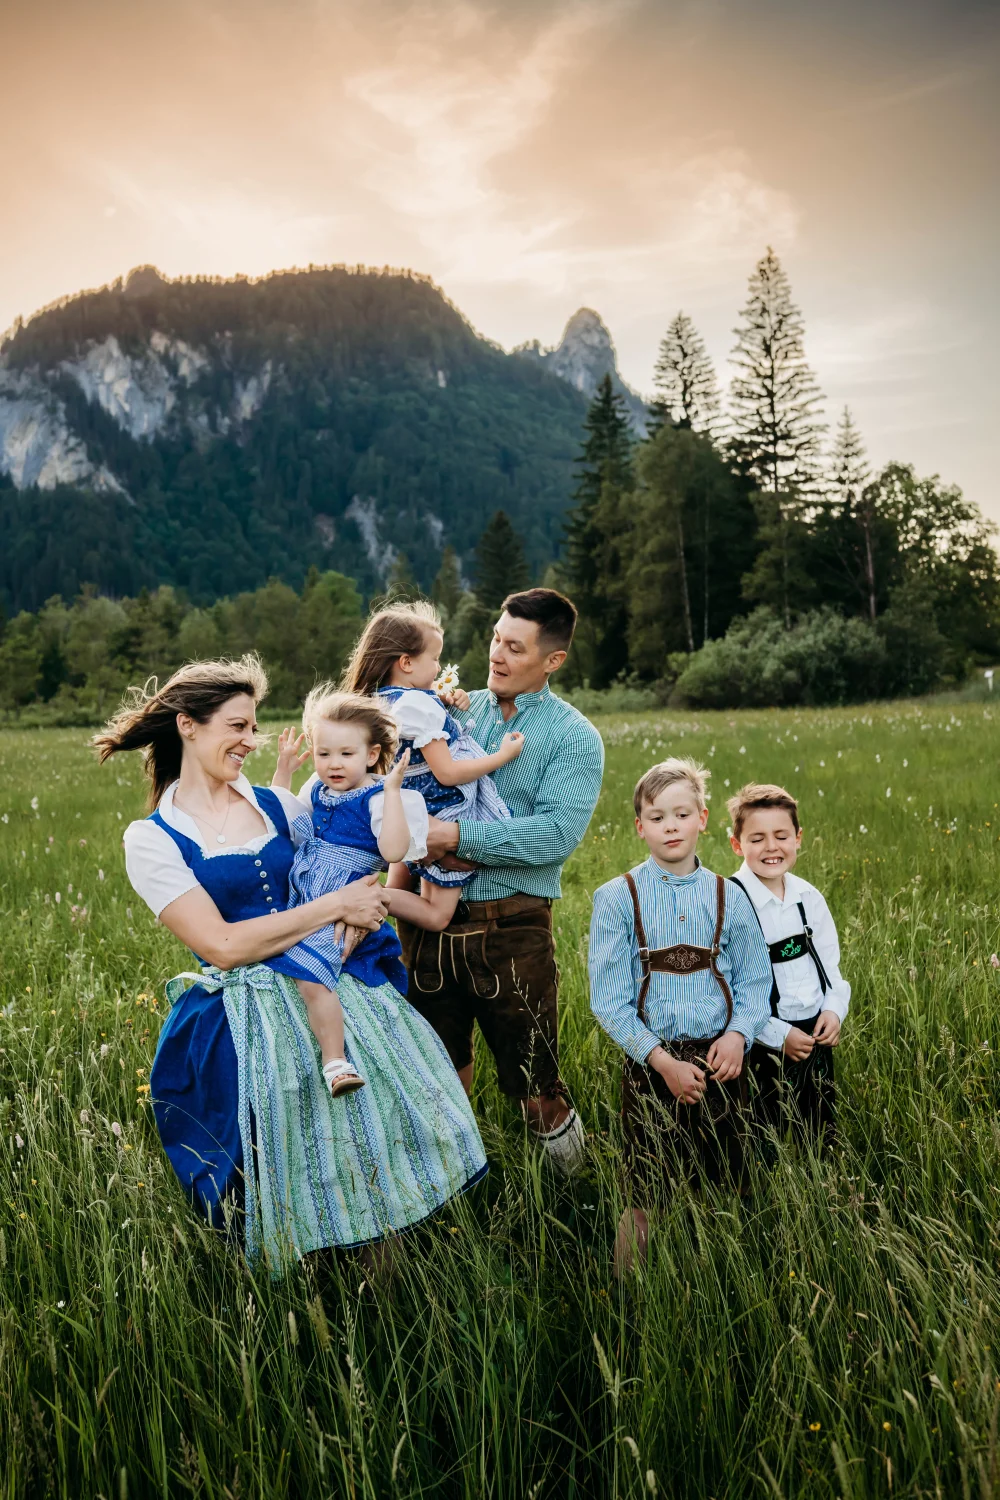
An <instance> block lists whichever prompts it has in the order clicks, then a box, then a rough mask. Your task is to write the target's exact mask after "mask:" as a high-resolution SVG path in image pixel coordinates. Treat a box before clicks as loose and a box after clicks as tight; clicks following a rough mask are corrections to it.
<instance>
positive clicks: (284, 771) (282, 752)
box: [271, 729, 312, 792]
mask: <svg viewBox="0 0 1000 1500" xmlns="http://www.w3.org/2000/svg"><path fill="white" fill-rule="evenodd" d="M304 739H305V735H304V734H298V735H297V734H296V733H295V730H294V729H283V730H282V731H281V733H280V734H279V735H278V764H277V766H276V767H275V770H274V775H273V777H272V778H271V785H272V786H280V787H284V788H285V790H286V791H289V792H290V791H291V789H292V777H293V776H294V775H295V772H296V771H298V770H300V769H301V768H302V766H304V765H305V763H306V761H307V760H308V759H309V757H310V755H312V751H311V750H310V748H309V746H308V745H306V748H305V749H304V750H301V746H302V742H303V740H304ZM300 750H301V753H300Z"/></svg>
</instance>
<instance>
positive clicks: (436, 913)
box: [386, 880, 462, 932]
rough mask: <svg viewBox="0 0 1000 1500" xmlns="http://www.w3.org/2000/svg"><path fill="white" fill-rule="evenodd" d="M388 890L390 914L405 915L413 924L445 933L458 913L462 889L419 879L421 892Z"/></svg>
mask: <svg viewBox="0 0 1000 1500" xmlns="http://www.w3.org/2000/svg"><path fill="white" fill-rule="evenodd" d="M386 889H387V890H388V891H389V915H390V916H393V917H402V919H403V921H404V922H411V923H412V924H413V926H414V927H423V928H425V929H426V931H427V932H444V930H445V928H446V927H447V926H448V924H449V923H450V921H451V919H452V917H453V916H454V915H455V908H456V906H457V905H458V900H459V897H460V896H461V894H462V888H461V886H458V885H448V886H445V885H435V884H434V882H433V881H431V880H422V881H421V882H420V895H419V896H418V895H417V894H416V893H415V892H414V891H401V890H397V889H391V890H390V888H389V887H388V886H386Z"/></svg>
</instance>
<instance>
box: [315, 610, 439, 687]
mask: <svg viewBox="0 0 1000 1500" xmlns="http://www.w3.org/2000/svg"><path fill="white" fill-rule="evenodd" d="M431 630H436V631H438V632H439V633H441V634H443V633H444V632H443V630H442V626H441V616H440V615H439V614H438V612H437V610H436V609H435V607H434V605H433V604H431V603H430V602H429V601H428V600H426V599H417V600H414V602H413V603H412V604H389V605H387V606H386V608H385V609H380V610H379V611H378V613H377V614H374V615H372V617H371V619H370V620H369V621H368V624H367V625H366V626H365V628H364V630H363V631H362V632H361V638H360V640H359V641H358V643H357V645H356V646H355V648H354V650H353V651H352V652H351V659H350V661H349V662H348V663H347V666H346V667H345V668H344V675H343V677H342V678H341V679H340V686H341V688H342V689H343V691H344V692H345V693H377V692H378V690H379V688H380V687H384V686H385V681H386V678H387V677H388V676H389V673H390V672H391V671H392V668H393V664H394V663H395V662H397V661H398V660H399V658H400V657H401V656H419V655H420V653H421V652H422V651H423V650H424V648H425V646H426V645H427V634H428V631H431Z"/></svg>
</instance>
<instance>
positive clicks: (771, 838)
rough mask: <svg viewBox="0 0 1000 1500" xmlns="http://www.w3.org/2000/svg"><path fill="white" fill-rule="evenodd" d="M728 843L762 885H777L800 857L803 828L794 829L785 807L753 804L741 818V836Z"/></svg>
mask: <svg viewBox="0 0 1000 1500" xmlns="http://www.w3.org/2000/svg"><path fill="white" fill-rule="evenodd" d="M729 842H730V843H731V844H732V846H733V850H734V852H735V853H736V854H739V855H740V856H741V857H742V858H743V859H745V860H746V862H747V865H748V866H749V868H750V869H751V870H752V871H753V873H754V874H755V875H756V876H757V879H758V880H762V881H763V882H764V883H765V885H772V884H773V885H774V886H775V887H778V888H780V886H781V885H782V884H783V883H784V878H785V875H786V874H787V872H788V871H789V870H790V869H791V868H792V866H793V865H794V864H795V861H796V860H797V859H798V857H799V849H800V848H801V845H802V829H801V828H799V829H796V827H795V824H794V823H793V822H792V818H791V814H790V813H789V811H788V809H787V808H784V807H754V808H751V809H750V811H749V812H748V813H747V815H746V817H745V818H744V819H743V827H742V828H741V829H740V836H739V838H736V836H735V835H733V836H732V837H731V838H730V840H729Z"/></svg>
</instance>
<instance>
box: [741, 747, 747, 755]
mask: <svg viewBox="0 0 1000 1500" xmlns="http://www.w3.org/2000/svg"><path fill="white" fill-rule="evenodd" d="M746 753H747V747H746V745H741V746H740V754H741V755H746Z"/></svg>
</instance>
